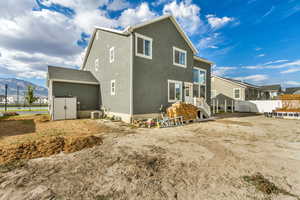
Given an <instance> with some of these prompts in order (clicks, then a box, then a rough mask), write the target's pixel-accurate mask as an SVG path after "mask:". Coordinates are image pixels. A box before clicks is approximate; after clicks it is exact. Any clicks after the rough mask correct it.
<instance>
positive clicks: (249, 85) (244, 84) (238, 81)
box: [221, 77, 258, 88]
mask: <svg viewBox="0 0 300 200" xmlns="http://www.w3.org/2000/svg"><path fill="white" fill-rule="evenodd" d="M221 78H223V79H226V80H229V81H232V82H234V83H237V84H240V85H243V86H246V87H255V88H258V86H256V85H253V84H251V83H247V82H243V81H240V80H236V79H232V78H225V77H221Z"/></svg>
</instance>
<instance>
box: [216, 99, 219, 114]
mask: <svg viewBox="0 0 300 200" xmlns="http://www.w3.org/2000/svg"><path fill="white" fill-rule="evenodd" d="M216 109H217V113H219V100H218V99H217V108H216Z"/></svg>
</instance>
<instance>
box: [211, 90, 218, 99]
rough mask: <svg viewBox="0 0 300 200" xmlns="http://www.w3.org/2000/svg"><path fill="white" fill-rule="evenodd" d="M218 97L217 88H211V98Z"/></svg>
mask: <svg viewBox="0 0 300 200" xmlns="http://www.w3.org/2000/svg"><path fill="white" fill-rule="evenodd" d="M213 94H215V95H213ZM216 97H217V90H211V98H216Z"/></svg>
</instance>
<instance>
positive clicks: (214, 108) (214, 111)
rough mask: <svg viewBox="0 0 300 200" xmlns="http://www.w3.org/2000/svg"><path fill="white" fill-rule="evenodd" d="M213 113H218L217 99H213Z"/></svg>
mask: <svg viewBox="0 0 300 200" xmlns="http://www.w3.org/2000/svg"><path fill="white" fill-rule="evenodd" d="M212 103H213V114H216V99H213V102H212Z"/></svg>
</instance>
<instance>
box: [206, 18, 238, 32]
mask: <svg viewBox="0 0 300 200" xmlns="http://www.w3.org/2000/svg"><path fill="white" fill-rule="evenodd" d="M206 19H207V21H208V23H209V25H210V26H211V28H213V29H219V28H221V27H223V26H225V25H226V24H228V23H230V22H233V21H234V18H232V17H221V18H219V17H216V15H206Z"/></svg>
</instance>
